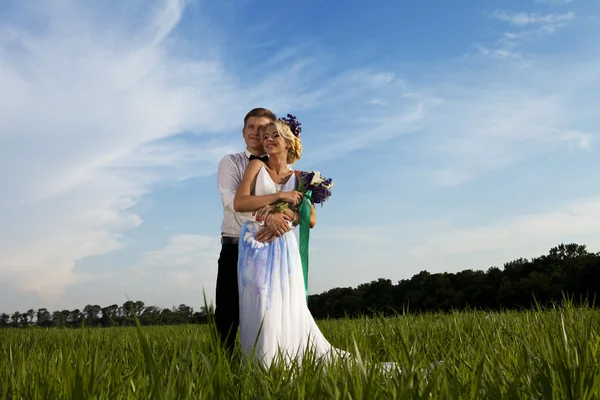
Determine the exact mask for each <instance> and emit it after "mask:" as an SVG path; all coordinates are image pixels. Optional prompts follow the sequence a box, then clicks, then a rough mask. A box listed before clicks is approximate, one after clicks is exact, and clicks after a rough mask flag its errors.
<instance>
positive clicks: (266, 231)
mask: <svg viewBox="0 0 600 400" xmlns="http://www.w3.org/2000/svg"><path fill="white" fill-rule="evenodd" d="M288 221H291V218H290V217H289V216H287V215H285V214H281V213H274V214H269V216H268V218H266V223H265V226H264V227H262V228H261V230H260V231H258V232H257V233H256V235H255V236H254V239H256V241H257V242H263V243H269V242H272V241H273V240H275V238H277V237H279V236H281V235H283V234H284V233H286V232H288V231H289V230H291V229H292V227H291V226H290V224H289V223H288Z"/></svg>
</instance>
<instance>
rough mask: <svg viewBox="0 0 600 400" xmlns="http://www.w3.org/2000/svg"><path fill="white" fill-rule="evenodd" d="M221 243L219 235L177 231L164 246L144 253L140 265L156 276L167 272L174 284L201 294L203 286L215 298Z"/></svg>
mask: <svg viewBox="0 0 600 400" xmlns="http://www.w3.org/2000/svg"><path fill="white" fill-rule="evenodd" d="M220 243H221V242H220V237H219V236H204V235H175V236H173V237H171V238H170V239H169V242H168V243H167V244H166V245H165V246H164V247H162V248H160V249H156V250H152V251H147V252H146V253H144V254H143V255H142V257H141V259H140V262H139V264H138V266H137V267H136V269H137V270H138V271H139V274H140V275H141V276H143V275H148V276H151V277H152V278H154V280H156V279H155V278H156V277H160V276H164V277H165V278H166V280H167V281H168V283H169V284H170V286H173V287H176V288H179V289H187V290H190V289H191V290H192V291H194V292H196V293H197V294H198V298H200V297H201V296H200V295H199V293H201V292H202V290H205V292H206V295H207V298H208V299H210V298H214V293H213V292H214V286H215V280H216V277H217V258H218V256H219V250H220V247H221V244H220ZM158 281H160V280H158ZM163 283H167V282H164V281H163ZM174 301H177V300H176V299H174Z"/></svg>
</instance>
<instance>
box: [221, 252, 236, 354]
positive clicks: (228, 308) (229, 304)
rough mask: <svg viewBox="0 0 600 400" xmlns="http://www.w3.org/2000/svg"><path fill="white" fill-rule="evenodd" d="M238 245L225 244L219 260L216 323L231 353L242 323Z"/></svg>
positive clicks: (222, 339)
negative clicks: (238, 278) (238, 277)
mask: <svg viewBox="0 0 600 400" xmlns="http://www.w3.org/2000/svg"><path fill="white" fill-rule="evenodd" d="M237 263H238V245H237V244H223V245H222V247H221V254H220V255H219V261H218V268H219V269H218V272H217V290H216V295H215V297H216V305H215V324H216V326H217V332H218V334H219V338H220V340H221V343H222V344H223V345H224V346H225V350H226V351H227V353H229V354H231V353H232V351H233V347H234V345H235V337H236V335H237V330H238V327H239V325H240V304H239V293H238V280H237Z"/></svg>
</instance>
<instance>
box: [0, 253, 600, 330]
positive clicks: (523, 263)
mask: <svg viewBox="0 0 600 400" xmlns="http://www.w3.org/2000/svg"><path fill="white" fill-rule="evenodd" d="M598 293H600V252H599V253H590V252H588V251H587V248H586V246H585V245H578V244H575V243H571V244H566V245H565V244H560V245H559V246H556V247H553V248H552V249H550V252H549V253H548V254H547V255H543V256H541V257H537V258H533V259H531V260H527V259H525V258H519V259H516V260H514V261H511V262H508V263H505V264H504V267H503V269H500V268H498V267H490V268H489V269H488V270H487V271H480V270H477V271H474V270H470V269H467V270H463V271H460V272H457V273H449V272H443V273H434V274H432V273H429V272H427V271H422V272H420V273H418V274H417V275H414V276H413V277H412V278H410V279H404V280H401V281H399V282H398V283H397V284H396V285H394V284H393V283H392V281H391V280H389V279H384V278H381V279H378V280H376V281H372V282H370V283H364V284H362V285H359V286H358V287H356V288H350V287H346V288H334V289H331V290H329V291H326V292H324V293H321V294H315V295H310V296H309V297H308V306H309V309H310V311H311V313H312V315H313V316H314V317H315V318H316V319H325V318H342V317H346V316H348V317H350V318H353V317H358V316H362V315H372V314H373V313H377V314H378V315H387V316H390V315H395V314H398V313H411V312H412V313H420V312H437V311H442V312H446V311H450V310H464V309H481V310H490V311H499V310H503V309H516V308H531V307H534V306H536V303H538V304H541V305H543V306H546V305H550V304H552V303H553V302H561V301H562V300H563V298H564V297H565V296H568V297H570V298H571V300H572V301H574V302H576V303H582V302H587V303H588V304H589V305H591V306H594V305H595V296H596V294H598ZM213 314H214V309H213V305H212V304H210V305H208V306H202V307H201V308H200V310H198V311H195V310H194V309H193V308H192V307H190V306H187V305H185V304H180V305H179V306H178V307H172V308H171V309H169V308H160V307H157V306H146V305H145V304H144V302H143V301H127V302H125V303H123V305H121V306H119V305H117V304H113V305H111V306H108V307H100V306H98V305H87V306H85V307H84V308H83V310H79V309H75V310H59V311H53V312H50V311H48V310H47V309H45V308H40V309H39V310H33V309H30V310H27V311H26V312H23V313H21V312H14V313H12V314H5V313H2V314H0V327H28V326H32V325H36V326H42V327H79V326H105V327H107V326H127V325H133V324H135V320H136V319H137V320H138V321H139V322H140V324H142V325H174V324H204V323H207V322H208V320H209V319H210V317H211V316H212V315H213Z"/></svg>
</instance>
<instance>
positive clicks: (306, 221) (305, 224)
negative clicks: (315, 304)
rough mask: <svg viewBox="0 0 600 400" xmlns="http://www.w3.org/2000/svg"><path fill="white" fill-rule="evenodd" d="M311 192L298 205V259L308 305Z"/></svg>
mask: <svg viewBox="0 0 600 400" xmlns="http://www.w3.org/2000/svg"><path fill="white" fill-rule="evenodd" d="M311 198H312V191H310V190H309V191H307V192H306V193H304V198H303V199H302V203H300V210H299V211H300V258H301V259H302V272H303V274H304V292H305V294H306V303H308V238H309V236H310V215H311V212H312V202H311Z"/></svg>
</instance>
